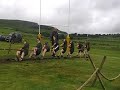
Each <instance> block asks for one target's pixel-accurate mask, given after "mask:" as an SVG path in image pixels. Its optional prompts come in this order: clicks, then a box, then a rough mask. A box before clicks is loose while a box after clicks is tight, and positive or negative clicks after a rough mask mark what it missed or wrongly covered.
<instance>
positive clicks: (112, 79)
mask: <svg viewBox="0 0 120 90" xmlns="http://www.w3.org/2000/svg"><path fill="white" fill-rule="evenodd" d="M100 75H101V76H102V77H103V78H104V79H106V80H108V81H114V80H116V79H117V78H119V77H120V74H119V75H118V76H116V77H114V78H111V79H109V78H107V77H106V76H105V75H104V74H102V73H101V72H100Z"/></svg>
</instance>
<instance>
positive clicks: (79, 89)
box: [77, 68, 99, 90]
mask: <svg viewBox="0 0 120 90" xmlns="http://www.w3.org/2000/svg"><path fill="white" fill-rule="evenodd" d="M98 70H99V68H97V69H96V70H95V71H94V73H93V74H92V75H91V76H90V78H89V79H88V80H87V81H86V82H85V83H84V84H83V85H82V86H81V87H79V88H78V89H77V90H81V89H82V88H83V87H84V86H86V85H87V84H88V83H89V81H90V80H91V79H92V78H93V76H94V75H95V74H96V73H97V72H98Z"/></svg>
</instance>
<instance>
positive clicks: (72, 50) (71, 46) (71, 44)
mask: <svg viewBox="0 0 120 90" xmlns="http://www.w3.org/2000/svg"><path fill="white" fill-rule="evenodd" d="M73 52H74V43H73V42H71V43H70V54H73Z"/></svg>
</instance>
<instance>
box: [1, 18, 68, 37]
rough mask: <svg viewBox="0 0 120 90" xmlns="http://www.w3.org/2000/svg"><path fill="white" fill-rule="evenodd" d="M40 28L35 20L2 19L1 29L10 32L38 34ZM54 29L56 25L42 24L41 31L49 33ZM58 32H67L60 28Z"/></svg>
mask: <svg viewBox="0 0 120 90" xmlns="http://www.w3.org/2000/svg"><path fill="white" fill-rule="evenodd" d="M38 29H39V25H38V24H37V23H34V22H29V21H21V20H4V19H0V31H3V30H7V31H8V32H11V31H18V32H23V33H32V34H38ZM53 29H54V27H51V26H46V25H41V33H43V34H45V35H46V33H48V34H49V33H50V32H51V31H52V30H53ZM58 32H59V33H63V34H66V33H65V32H62V31H60V30H58ZM0 33H1V32H0Z"/></svg>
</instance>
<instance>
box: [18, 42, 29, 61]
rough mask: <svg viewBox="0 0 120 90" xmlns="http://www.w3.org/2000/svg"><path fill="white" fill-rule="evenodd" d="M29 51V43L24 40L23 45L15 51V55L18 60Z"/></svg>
mask: <svg viewBox="0 0 120 90" xmlns="http://www.w3.org/2000/svg"><path fill="white" fill-rule="evenodd" d="M28 52H29V43H28V42H27V41H24V46H23V47H22V48H21V49H20V50H18V51H17V52H16V57H17V60H18V61H22V60H23V59H24V57H25V56H27V55H28Z"/></svg>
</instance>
